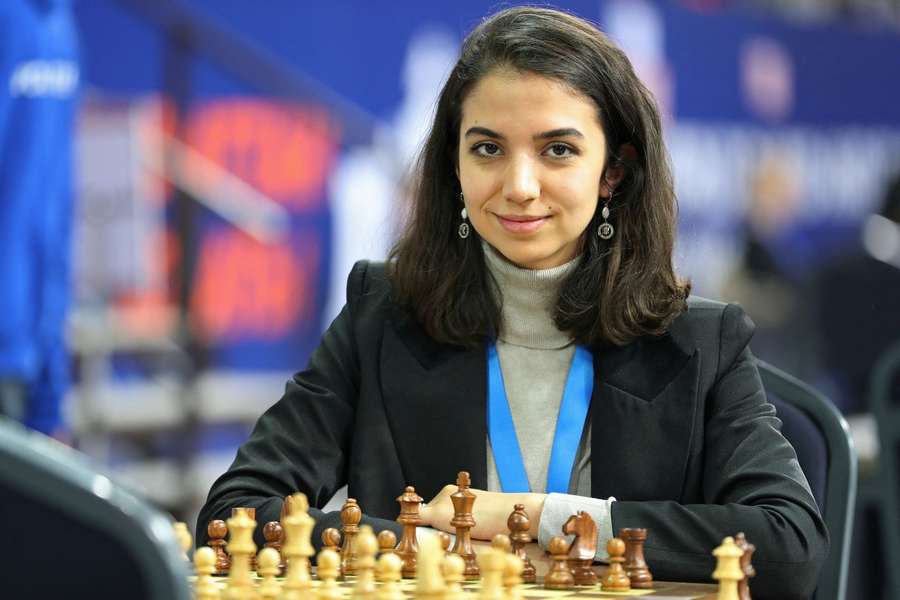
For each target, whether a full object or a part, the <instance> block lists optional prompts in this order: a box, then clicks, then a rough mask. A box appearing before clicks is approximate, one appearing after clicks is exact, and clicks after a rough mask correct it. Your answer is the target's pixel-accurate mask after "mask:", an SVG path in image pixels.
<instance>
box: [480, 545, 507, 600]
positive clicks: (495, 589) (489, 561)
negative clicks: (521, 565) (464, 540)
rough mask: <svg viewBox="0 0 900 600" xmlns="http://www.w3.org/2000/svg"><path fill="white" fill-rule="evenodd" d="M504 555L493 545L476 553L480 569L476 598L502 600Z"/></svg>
mask: <svg viewBox="0 0 900 600" xmlns="http://www.w3.org/2000/svg"><path fill="white" fill-rule="evenodd" d="M506 556H507V555H506V554H505V553H503V552H501V551H500V550H497V549H496V548H493V547H491V548H485V549H484V550H482V551H481V552H479V553H478V558H477V560H478V568H479V569H480V570H481V591H480V592H479V594H478V600H504V598H503V597H504V589H503V569H504V568H505V567H506Z"/></svg>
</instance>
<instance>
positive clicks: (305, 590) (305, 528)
mask: <svg viewBox="0 0 900 600" xmlns="http://www.w3.org/2000/svg"><path fill="white" fill-rule="evenodd" d="M289 510H291V512H290V513H289V514H287V515H286V516H284V517H282V527H284V545H283V546H282V549H281V552H282V554H283V555H284V558H285V562H286V563H287V573H286V574H285V578H284V597H285V600H308V596H309V590H310V589H311V588H312V578H311V577H310V574H309V559H310V558H311V557H312V556H313V554H315V549H314V548H313V546H312V530H313V527H314V526H315V520H314V519H313V518H312V517H311V516H309V512H308V511H309V503H308V501H307V500H306V496H305V495H303V494H301V493H297V494H294V496H292V499H291V503H290V506H289Z"/></svg>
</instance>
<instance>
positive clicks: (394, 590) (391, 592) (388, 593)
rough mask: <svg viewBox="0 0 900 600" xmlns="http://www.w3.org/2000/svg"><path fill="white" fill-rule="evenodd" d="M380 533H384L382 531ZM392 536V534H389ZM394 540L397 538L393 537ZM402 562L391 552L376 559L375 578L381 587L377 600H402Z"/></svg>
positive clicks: (403, 596)
mask: <svg viewBox="0 0 900 600" xmlns="http://www.w3.org/2000/svg"><path fill="white" fill-rule="evenodd" d="M381 533H384V531H382V532H381ZM391 535H393V533H391ZM394 537H395V538H396V537H397V536H394ZM402 570H403V560H402V559H401V558H400V557H399V556H397V555H396V554H394V553H393V552H386V553H383V554H382V555H381V557H380V558H379V559H378V571H377V577H378V580H379V581H380V582H381V587H380V588H379V589H378V591H377V593H376V598H377V599H378V600H404V599H405V597H406V596H405V595H404V594H403V590H402V589H401V588H400V580H401V579H403V573H402ZM448 600H449V599H448Z"/></svg>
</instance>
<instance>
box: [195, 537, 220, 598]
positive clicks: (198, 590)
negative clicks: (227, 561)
mask: <svg viewBox="0 0 900 600" xmlns="http://www.w3.org/2000/svg"><path fill="white" fill-rule="evenodd" d="M215 570H216V552H215V550H213V549H212V548H209V547H207V546H204V547H203V548H197V551H196V552H194V571H196V573H197V581H196V582H195V583H194V597H195V598H196V600H219V585H218V584H217V583H216V580H215V579H213V572H215Z"/></svg>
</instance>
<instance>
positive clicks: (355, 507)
mask: <svg viewBox="0 0 900 600" xmlns="http://www.w3.org/2000/svg"><path fill="white" fill-rule="evenodd" d="M360 520H362V510H361V509H360V508H359V504H357V503H356V499H355V498H347V501H346V502H344V506H343V507H342V508H341V525H342V527H341V533H342V534H343V538H344V543H343V545H342V546H341V573H343V574H344V575H355V574H356V560H357V558H358V557H357V550H356V536H357V535H359V522H360Z"/></svg>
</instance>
